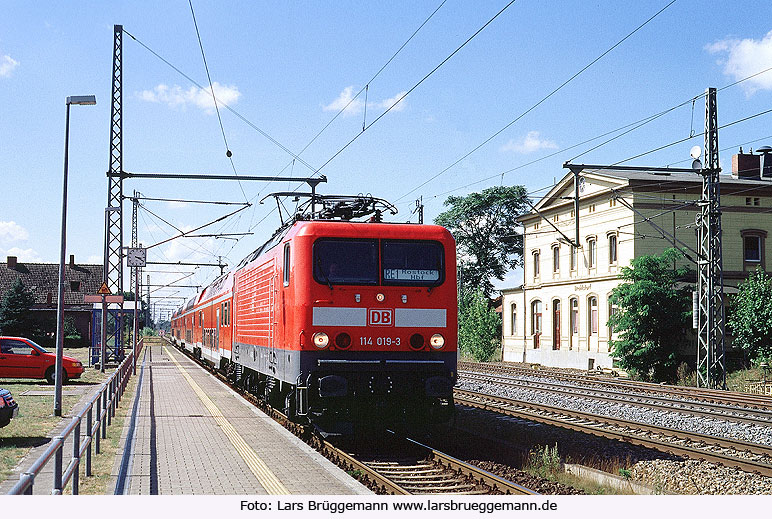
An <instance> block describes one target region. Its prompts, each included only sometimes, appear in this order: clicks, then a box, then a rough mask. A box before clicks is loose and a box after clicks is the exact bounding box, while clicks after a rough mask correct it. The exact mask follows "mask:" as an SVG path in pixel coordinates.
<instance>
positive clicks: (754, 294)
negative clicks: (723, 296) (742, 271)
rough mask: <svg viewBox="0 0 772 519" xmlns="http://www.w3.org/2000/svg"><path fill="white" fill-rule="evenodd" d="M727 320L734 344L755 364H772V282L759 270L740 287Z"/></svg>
mask: <svg viewBox="0 0 772 519" xmlns="http://www.w3.org/2000/svg"><path fill="white" fill-rule="evenodd" d="M738 290H739V291H738V293H737V295H736V296H735V297H734V298H733V299H732V305H731V309H732V311H731V313H730V317H729V320H728V324H729V327H730V328H731V330H732V334H733V335H734V338H733V342H734V345H735V346H739V347H740V348H742V350H743V351H744V352H745V353H746V354H747V355H748V358H750V360H751V361H753V362H761V361H770V360H772V278H770V277H769V276H768V275H767V273H766V272H764V271H763V270H762V269H761V268H760V267H757V268H756V270H755V271H754V272H751V274H750V275H749V276H748V279H746V280H745V281H743V282H742V283H741V284H740V286H739V287H738Z"/></svg>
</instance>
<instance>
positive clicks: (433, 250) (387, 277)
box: [381, 240, 445, 286]
mask: <svg viewBox="0 0 772 519" xmlns="http://www.w3.org/2000/svg"><path fill="white" fill-rule="evenodd" d="M381 250H382V254H381V257H382V260H381V261H382V265H381V267H382V272H383V284H384V285H410V286H436V285H439V284H441V283H442V282H443V281H444V275H443V274H444V269H443V265H444V260H445V255H444V251H443V248H442V244H440V243H439V242H435V241H401V240H399V241H398V240H383V242H382V244H381Z"/></svg>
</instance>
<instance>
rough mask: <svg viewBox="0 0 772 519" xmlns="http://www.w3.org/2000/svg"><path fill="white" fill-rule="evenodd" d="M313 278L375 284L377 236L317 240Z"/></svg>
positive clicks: (355, 283) (337, 282) (347, 283)
mask: <svg viewBox="0 0 772 519" xmlns="http://www.w3.org/2000/svg"><path fill="white" fill-rule="evenodd" d="M314 279H316V281H318V282H319V283H322V284H326V285H377V284H378V240H346V239H342V238H322V239H319V240H316V242H314Z"/></svg>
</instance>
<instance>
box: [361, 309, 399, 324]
mask: <svg viewBox="0 0 772 519" xmlns="http://www.w3.org/2000/svg"><path fill="white" fill-rule="evenodd" d="M367 324H369V325H371V326H394V310H392V309H391V308H389V309H382V308H370V311H369V312H368V315H367Z"/></svg>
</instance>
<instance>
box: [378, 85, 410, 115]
mask: <svg viewBox="0 0 772 519" xmlns="http://www.w3.org/2000/svg"><path fill="white" fill-rule="evenodd" d="M405 95H407V91H406V90H403V91H402V92H400V93H398V94H397V95H395V96H394V97H391V98H389V99H384V100H383V101H381V102H380V103H378V104H377V105H378V106H379V107H380V108H383V109H384V110H386V109H387V108H390V107H391V105H393V104H394V103H396V102H397V101H399V104H397V105H396V106H395V107H394V108H392V109H391V111H392V112H401V111H402V110H404V109H405V107H406V106H407V101H405V100H404V99H403V98H404V97H405Z"/></svg>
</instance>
